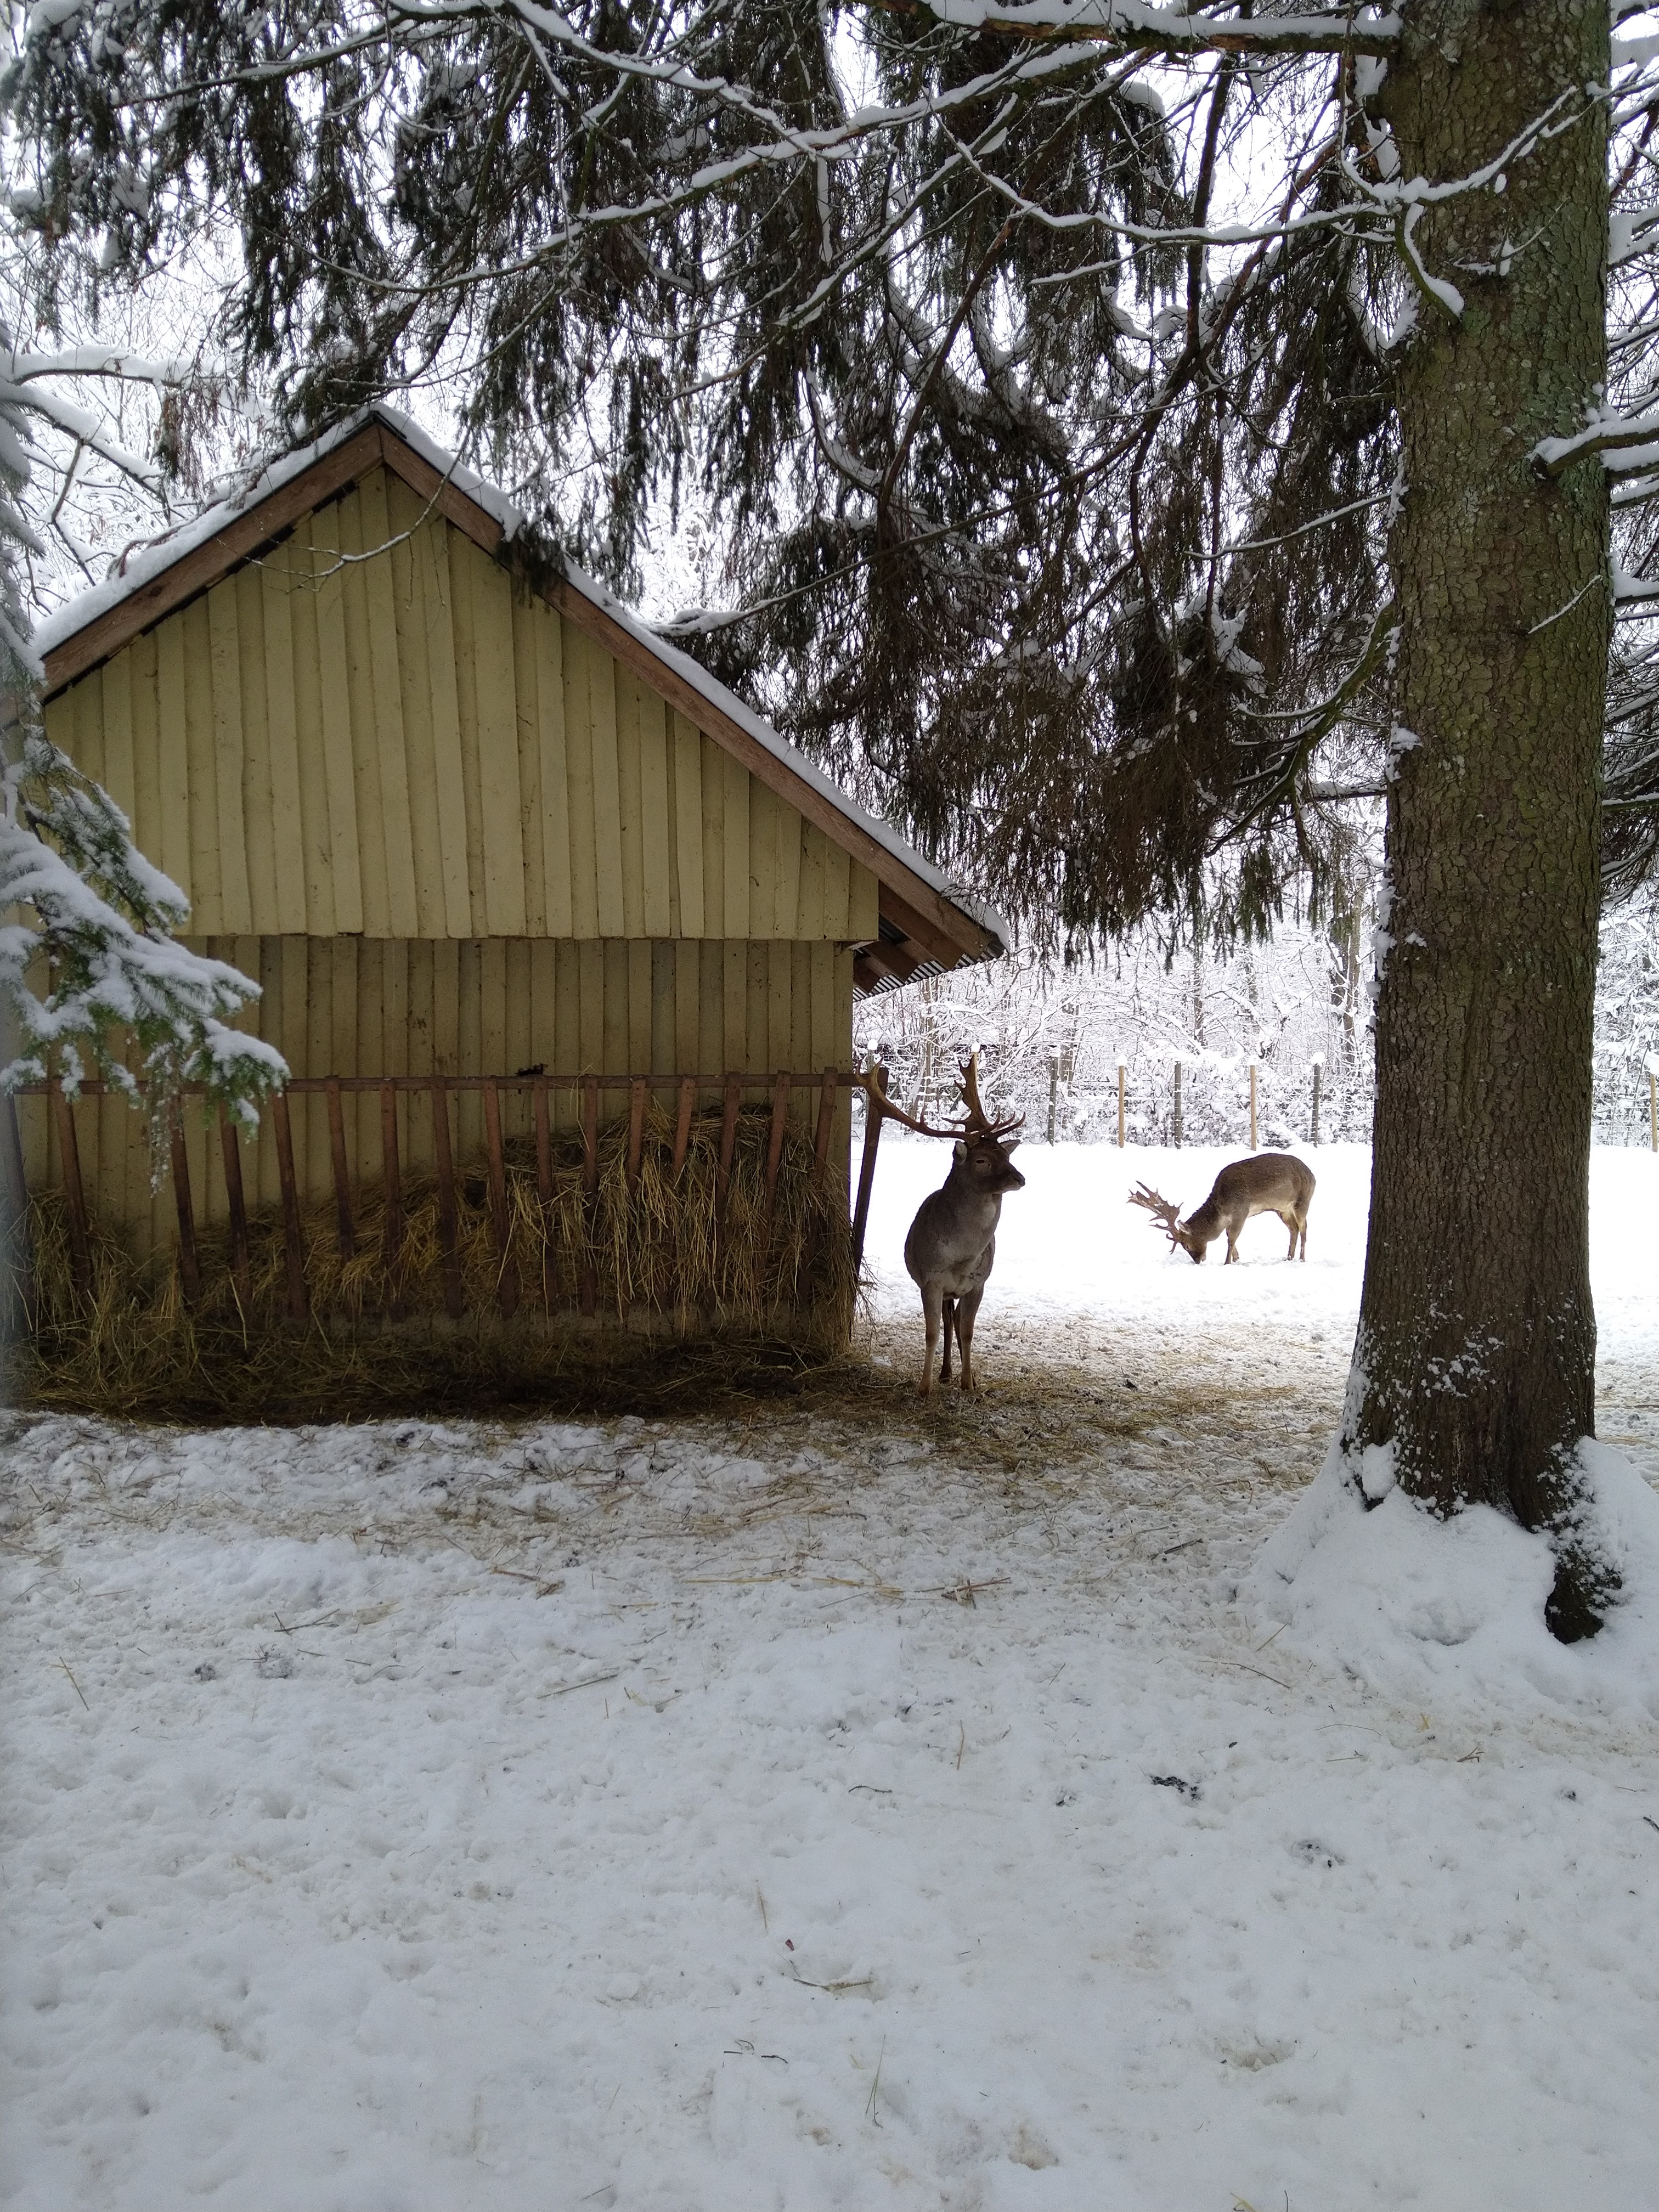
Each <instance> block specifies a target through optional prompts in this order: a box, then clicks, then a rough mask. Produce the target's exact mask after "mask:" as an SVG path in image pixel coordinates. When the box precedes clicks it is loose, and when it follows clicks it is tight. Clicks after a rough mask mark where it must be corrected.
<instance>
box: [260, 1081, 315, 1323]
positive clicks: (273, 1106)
mask: <svg viewBox="0 0 1659 2212" xmlns="http://www.w3.org/2000/svg"><path fill="white" fill-rule="evenodd" d="M270 1127H271V1133H272V1135H273V1136H274V1137H275V1138H276V1181H277V1182H278V1184H279V1185H280V1186H281V1188H282V1193H283V1252H284V1254H285V1255H286V1258H287V1261H288V1311H289V1319H290V1320H291V1321H303V1320H304V1319H305V1317H306V1315H307V1313H308V1312H309V1310H310V1304H311V1302H310V1300H309V1298H308V1297H307V1295H306V1249H305V1243H304V1239H303V1238H302V1237H301V1233H300V1190H299V1185H298V1184H297V1183H296V1182H295V1179H294V1132H293V1130H292V1129H291V1127H289V1118H288V1097H287V1094H286V1093H285V1092H283V1091H276V1092H275V1093H274V1094H273V1096H272V1098H271V1101H270Z"/></svg>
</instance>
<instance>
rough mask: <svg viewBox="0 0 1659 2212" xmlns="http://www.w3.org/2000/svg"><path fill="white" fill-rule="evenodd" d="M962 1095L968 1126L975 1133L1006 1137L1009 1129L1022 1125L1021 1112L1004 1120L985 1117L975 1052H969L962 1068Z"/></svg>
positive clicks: (1022, 1117)
mask: <svg viewBox="0 0 1659 2212" xmlns="http://www.w3.org/2000/svg"><path fill="white" fill-rule="evenodd" d="M962 1095H963V1099H964V1100H965V1102H966V1103H967V1107H968V1127H969V1129H971V1130H972V1131H973V1132H974V1133H975V1135H978V1136H982V1137H1006V1135H1007V1133H1008V1132H1009V1130H1010V1129H1018V1128H1019V1127H1022V1126H1023V1125H1024V1120H1025V1116H1024V1115H1023V1114H1011V1115H1009V1116H1008V1118H1007V1120H1006V1121H990V1120H988V1119H987V1115H986V1112H985V1109H984V1108H983V1107H982V1106H981V1104H980V1103H979V1054H977V1053H976V1052H975V1053H973V1054H969V1059H968V1060H967V1063H966V1065H965V1066H963V1071H962Z"/></svg>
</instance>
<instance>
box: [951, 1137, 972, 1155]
mask: <svg viewBox="0 0 1659 2212" xmlns="http://www.w3.org/2000/svg"><path fill="white" fill-rule="evenodd" d="M951 1153H952V1155H953V1156H954V1158H957V1159H959V1160H965V1159H966V1158H967V1157H968V1147H967V1146H966V1145H964V1144H963V1141H962V1139H961V1138H960V1137H958V1138H957V1141H956V1142H955V1144H954V1145H952V1146H951Z"/></svg>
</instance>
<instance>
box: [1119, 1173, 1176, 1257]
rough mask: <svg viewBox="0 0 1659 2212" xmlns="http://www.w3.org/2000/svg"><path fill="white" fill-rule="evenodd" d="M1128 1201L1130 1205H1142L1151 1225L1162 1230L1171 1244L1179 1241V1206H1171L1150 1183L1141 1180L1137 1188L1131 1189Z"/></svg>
mask: <svg viewBox="0 0 1659 2212" xmlns="http://www.w3.org/2000/svg"><path fill="white" fill-rule="evenodd" d="M1129 1203H1130V1205H1131V1206H1145V1207H1146V1211H1147V1212H1148V1213H1150V1214H1151V1215H1152V1227H1153V1228H1154V1229H1161V1230H1163V1231H1164V1234H1165V1235H1166V1236H1167V1237H1169V1240H1170V1243H1171V1244H1178V1243H1180V1242H1181V1238H1180V1236H1179V1234H1178V1233H1177V1232H1178V1231H1179V1230H1180V1227H1181V1208H1180V1207H1179V1206H1171V1205H1170V1201H1169V1200H1168V1199H1167V1198H1160V1197H1159V1195H1158V1193H1157V1191H1155V1190H1154V1189H1153V1188H1152V1185H1151V1183H1149V1182H1143V1183H1142V1184H1141V1185H1140V1186H1139V1188H1138V1189H1135V1190H1132V1191H1131V1192H1130V1193H1129Z"/></svg>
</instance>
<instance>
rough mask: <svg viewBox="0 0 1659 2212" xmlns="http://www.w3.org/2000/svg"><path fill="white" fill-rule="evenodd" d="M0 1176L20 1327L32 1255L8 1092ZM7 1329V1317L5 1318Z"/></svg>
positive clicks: (2, 1103)
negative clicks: (3, 1189)
mask: <svg viewBox="0 0 1659 2212" xmlns="http://www.w3.org/2000/svg"><path fill="white" fill-rule="evenodd" d="M0 1174H3V1176H4V1180H5V1187H6V1239H7V1242H8V1243H9V1245H10V1247H11V1253H10V1262H11V1264H10V1267H9V1271H8V1272H9V1280H10V1281H11V1282H12V1283H14V1284H15V1285H16V1288H17V1291H18V1293H19V1296H20V1297H21V1300H22V1305H23V1313H22V1320H23V1325H24V1326H25V1327H26V1328H27V1325H28V1317H29V1315H30V1313H31V1312H32V1311H33V1307H34V1266H33V1254H32V1253H31V1252H30V1250H29V1188H28V1178H27V1175H26V1174H25V1172H24V1169H23V1139H22V1133H21V1131H20V1129H19V1128H18V1127H17V1101H16V1100H15V1098H14V1097H12V1096H11V1094H10V1092H9V1091H8V1092H7V1094H6V1096H5V1097H3V1098H0ZM5 1321H6V1325H7V1326H8V1327H9V1326H10V1325H11V1315H10V1312H9V1311H8V1312H7V1314H6V1316H5Z"/></svg>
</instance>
